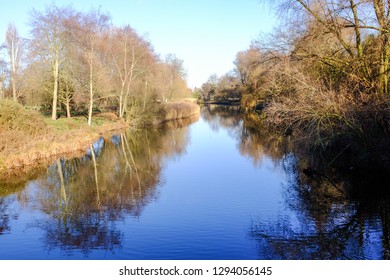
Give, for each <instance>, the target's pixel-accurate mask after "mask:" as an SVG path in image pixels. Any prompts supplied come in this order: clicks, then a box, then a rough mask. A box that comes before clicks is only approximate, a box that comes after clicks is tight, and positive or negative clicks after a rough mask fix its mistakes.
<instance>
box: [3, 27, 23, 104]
mask: <svg viewBox="0 0 390 280" xmlns="http://www.w3.org/2000/svg"><path fill="white" fill-rule="evenodd" d="M5 38H6V41H5V46H6V48H7V53H8V58H9V66H10V84H11V87H12V98H13V100H14V101H17V100H18V95H19V93H18V89H17V88H18V86H17V83H18V82H19V75H20V70H21V60H22V54H23V50H24V45H25V44H24V40H23V38H21V37H20V36H19V34H18V31H17V29H16V26H15V25H14V24H13V23H10V24H9V25H8V29H7V32H6V35H5Z"/></svg>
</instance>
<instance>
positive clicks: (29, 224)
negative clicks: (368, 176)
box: [0, 107, 390, 259]
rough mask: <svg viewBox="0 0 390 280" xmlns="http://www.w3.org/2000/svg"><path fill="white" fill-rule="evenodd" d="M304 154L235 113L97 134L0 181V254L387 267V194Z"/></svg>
mask: <svg viewBox="0 0 390 280" xmlns="http://www.w3.org/2000/svg"><path fill="white" fill-rule="evenodd" d="M303 154H304V153H300V151H299V150H297V149H294V147H293V146H292V144H291V143H289V141H288V139H284V138H282V137H279V136H275V135H272V134H270V133H268V132H267V130H266V129H264V128H262V127H261V125H260V124H259V122H258V121H257V118H256V117H255V116H251V115H245V116H242V115H241V114H240V111H239V108H235V107H206V108H203V110H202V116H201V119H200V120H199V121H198V120H197V119H195V120H185V121H180V122H176V123H167V124H166V125H165V127H162V128H160V129H154V130H153V129H151V130H142V131H139V132H137V133H134V132H132V133H128V132H127V133H118V134H115V135H111V136H105V137H102V138H100V139H99V140H98V141H96V142H95V143H94V144H93V145H91V147H90V149H89V150H88V152H87V153H86V154H85V155H84V156H83V157H81V158H75V159H71V160H64V159H58V160H56V161H55V162H53V164H51V165H50V166H49V167H48V168H47V170H46V171H45V172H44V173H42V172H35V173H34V175H32V178H31V176H30V177H27V178H28V179H26V180H24V181H23V180H18V183H12V182H7V183H6V182H3V183H0V248H1V250H0V258H1V259H85V258H90V259H389V258H390V251H389V248H390V217H389V216H390V207H389V205H390V199H389V197H390V196H389V195H388V194H387V193H386V192H385V191H384V192H383V191H380V190H379V189H380V188H376V189H378V190H379V191H378V192H373V191H367V188H361V186H360V187H359V192H358V193H356V191H355V192H353V191H351V190H352V189H353V190H356V188H354V186H353V184H355V183H354V181H353V180H350V179H349V178H347V177H348V176H345V177H340V176H338V177H336V176H333V175H332V174H326V176H314V177H308V176H306V175H305V174H303V172H302V170H303V169H304V167H305V166H306V165H307V163H308V160H306V159H305V157H304V156H303ZM373 187H375V186H373ZM360 190H365V191H360Z"/></svg>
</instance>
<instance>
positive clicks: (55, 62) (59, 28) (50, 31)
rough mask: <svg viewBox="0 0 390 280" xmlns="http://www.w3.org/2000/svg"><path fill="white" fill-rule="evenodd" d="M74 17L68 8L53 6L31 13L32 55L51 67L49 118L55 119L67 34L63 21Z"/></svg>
mask: <svg viewBox="0 0 390 280" xmlns="http://www.w3.org/2000/svg"><path fill="white" fill-rule="evenodd" d="M74 16H75V12H74V10H73V9H72V8H70V7H61V8H60V7H57V6H55V5H54V4H51V5H50V6H48V7H46V9H45V11H43V12H40V11H37V10H35V9H33V10H32V12H31V22H30V23H31V26H32V30H31V33H32V35H33V40H32V48H33V51H34V54H35V55H36V56H38V57H39V58H40V59H43V60H45V61H46V62H48V63H49V64H50V66H51V72H52V77H53V102H52V115H51V118H52V119H53V120H55V119H56V118H57V102H58V79H59V71H60V66H61V64H62V63H63V62H64V60H65V57H64V49H65V45H66V43H67V32H66V29H65V26H64V21H65V19H69V18H72V17H74Z"/></svg>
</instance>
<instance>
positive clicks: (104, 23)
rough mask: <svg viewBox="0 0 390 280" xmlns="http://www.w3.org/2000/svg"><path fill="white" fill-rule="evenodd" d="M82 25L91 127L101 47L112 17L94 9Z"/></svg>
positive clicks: (82, 18) (80, 37)
mask: <svg viewBox="0 0 390 280" xmlns="http://www.w3.org/2000/svg"><path fill="white" fill-rule="evenodd" d="M80 24H81V26H80V27H81V28H80V29H79V33H78V34H77V37H78V42H79V45H80V47H81V51H82V52H83V53H84V59H85V60H86V62H87V65H88V89H89V104H88V125H91V124H92V111H93V106H94V101H95V98H96V96H95V91H96V89H95V86H96V82H97V79H96V78H97V77H96V75H97V72H98V71H99V70H101V61H99V45H100V42H101V39H102V35H103V33H104V31H105V30H106V29H108V28H109V24H110V16H109V15H108V14H104V13H102V12H101V11H100V10H96V9H92V10H91V11H90V12H89V13H87V14H84V15H82V17H81V22H80ZM99 68H100V69H99Z"/></svg>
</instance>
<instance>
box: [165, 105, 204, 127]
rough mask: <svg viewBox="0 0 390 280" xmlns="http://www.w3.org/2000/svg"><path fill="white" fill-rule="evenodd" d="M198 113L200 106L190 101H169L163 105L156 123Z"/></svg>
mask: <svg viewBox="0 0 390 280" xmlns="http://www.w3.org/2000/svg"><path fill="white" fill-rule="evenodd" d="M199 113H200V107H199V106H198V105H197V104H196V103H193V102H190V101H176V102H169V103H166V104H164V105H163V107H162V110H161V113H160V118H159V119H158V120H157V123H163V122H166V121H170V120H178V119H183V118H188V117H191V116H194V115H198V114H199Z"/></svg>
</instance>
